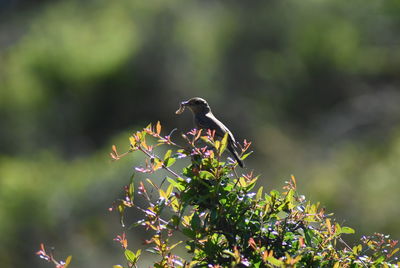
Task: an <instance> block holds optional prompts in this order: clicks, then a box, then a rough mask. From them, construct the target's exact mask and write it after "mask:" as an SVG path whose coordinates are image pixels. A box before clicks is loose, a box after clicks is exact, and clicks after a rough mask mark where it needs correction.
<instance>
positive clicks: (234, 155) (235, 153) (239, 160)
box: [228, 142, 244, 168]
mask: <svg viewBox="0 0 400 268" xmlns="http://www.w3.org/2000/svg"><path fill="white" fill-rule="evenodd" d="M228 150H229V152H231V154H232V155H233V157H234V158H235V159H236V161H237V162H238V164H239V166H240V167H241V168H243V167H244V164H243V161H242V160H241V159H240V157H239V154H238V153H237V151H236V148H235V147H234V145H232V143H230V142H229V143H228Z"/></svg>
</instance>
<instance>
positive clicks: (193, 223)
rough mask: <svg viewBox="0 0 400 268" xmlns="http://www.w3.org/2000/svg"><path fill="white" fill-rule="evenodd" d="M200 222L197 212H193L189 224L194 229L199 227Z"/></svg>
mask: <svg viewBox="0 0 400 268" xmlns="http://www.w3.org/2000/svg"><path fill="white" fill-rule="evenodd" d="M200 223H201V221H200V217H199V214H198V213H197V212H195V213H194V214H193V217H192V220H191V222H190V225H191V226H192V228H193V230H194V231H196V230H198V229H200Z"/></svg>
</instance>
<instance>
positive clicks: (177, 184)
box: [167, 177, 185, 191]
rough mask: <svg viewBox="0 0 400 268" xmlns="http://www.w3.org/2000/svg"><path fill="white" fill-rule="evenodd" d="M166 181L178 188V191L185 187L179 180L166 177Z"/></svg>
mask: <svg viewBox="0 0 400 268" xmlns="http://www.w3.org/2000/svg"><path fill="white" fill-rule="evenodd" d="M167 181H168V182H169V183H170V184H171V185H173V186H174V187H175V188H176V189H178V190H179V191H183V190H184V189H185V186H183V185H182V184H180V183H179V182H177V181H175V180H174V179H172V178H169V177H167Z"/></svg>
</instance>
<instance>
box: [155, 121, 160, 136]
mask: <svg viewBox="0 0 400 268" xmlns="http://www.w3.org/2000/svg"><path fill="white" fill-rule="evenodd" d="M156 132H157V134H158V135H160V133H161V123H160V121H157V124H156Z"/></svg>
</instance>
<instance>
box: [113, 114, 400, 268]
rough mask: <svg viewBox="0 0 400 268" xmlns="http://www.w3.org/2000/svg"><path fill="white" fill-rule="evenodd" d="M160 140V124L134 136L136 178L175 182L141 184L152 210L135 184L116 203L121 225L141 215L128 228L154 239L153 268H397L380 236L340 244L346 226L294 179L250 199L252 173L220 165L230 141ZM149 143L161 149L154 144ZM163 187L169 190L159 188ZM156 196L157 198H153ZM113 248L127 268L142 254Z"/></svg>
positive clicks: (198, 135) (206, 137) (202, 137)
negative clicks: (140, 162)
mask: <svg viewBox="0 0 400 268" xmlns="http://www.w3.org/2000/svg"><path fill="white" fill-rule="evenodd" d="M160 133H161V125H160V123H159V122H158V123H157V124H156V126H155V127H152V126H151V125H149V126H147V127H146V128H145V129H143V130H142V131H138V132H136V133H135V134H133V135H132V136H131V137H130V143H131V144H130V145H131V149H130V150H129V151H128V152H136V151H140V152H142V153H144V154H145V157H146V160H145V165H144V166H141V167H136V171H137V172H139V173H144V174H150V173H154V172H156V171H157V170H160V169H165V170H166V171H168V173H169V175H170V177H166V178H164V179H163V181H162V183H161V185H159V186H158V185H156V184H155V182H154V180H150V179H146V182H147V183H148V184H149V186H145V183H144V182H143V181H140V182H139V187H138V194H139V195H140V196H141V197H142V198H143V199H144V200H145V201H146V202H147V204H148V206H147V208H143V207H142V206H138V205H137V204H136V202H135V201H134V193H135V191H134V180H133V177H132V181H131V183H130V184H129V185H127V186H126V187H125V199H123V200H119V201H117V202H116V203H115V208H116V209H117V211H118V212H119V213H120V215H121V221H122V222H123V215H124V214H125V212H126V211H125V210H126V209H128V208H129V209H130V208H135V209H138V210H139V211H141V212H142V213H143V218H142V219H141V220H139V221H138V222H136V223H134V224H133V225H131V226H132V227H133V226H139V225H140V226H144V227H145V228H146V230H147V232H148V233H149V235H150V238H149V239H148V240H146V241H145V244H147V245H149V246H151V247H150V248H149V249H147V250H148V251H150V252H152V253H154V254H156V255H158V256H159V257H160V258H159V260H158V261H156V262H155V263H154V267H182V266H183V267H194V266H196V267H197V266H206V265H211V266H212V267H244V266H246V267H247V266H248V267H266V266H268V267H293V266H297V267H322V266H330V267H350V266H351V267H366V266H374V265H375V266H377V265H383V266H386V267H388V266H393V267H394V266H395V264H394V262H395V259H394V258H393V255H394V254H395V253H396V252H397V251H398V250H399V249H398V248H395V246H396V244H397V241H394V240H391V239H389V237H388V236H384V235H382V234H375V235H374V236H370V237H366V236H364V237H363V238H362V244H359V245H355V246H353V247H350V246H349V245H347V244H346V242H344V240H343V238H342V236H343V235H344V234H353V233H354V232H355V231H354V230H353V229H352V228H350V227H347V226H341V225H340V224H339V223H338V222H336V221H335V220H334V219H333V218H332V217H331V215H330V214H327V213H326V211H325V209H324V208H321V206H320V204H319V203H316V204H313V203H311V202H310V201H306V199H305V197H304V196H302V195H299V194H298V193H297V190H296V179H295V177H294V176H292V177H291V179H290V181H288V182H286V185H285V186H284V187H283V189H284V191H283V192H279V191H276V190H272V191H270V192H264V191H263V187H260V188H259V189H258V190H257V191H255V192H253V191H252V190H253V189H254V187H255V184H256V181H257V179H258V176H254V174H253V172H250V173H248V174H242V175H238V170H236V166H237V164H236V163H235V162H232V161H231V160H230V159H228V161H226V162H224V161H223V159H222V154H223V152H224V150H225V148H226V142H227V137H226V136H225V137H224V138H223V139H222V140H216V139H214V133H212V132H211V131H210V130H208V131H207V132H206V133H203V132H202V131H201V130H196V129H194V130H192V131H190V132H188V133H187V134H184V135H183V137H184V139H185V140H186V145H185V146H180V145H178V144H176V143H174V142H173V141H171V134H170V135H167V136H161V134H160ZM149 136H150V137H152V138H155V139H156V141H155V142H154V143H151V144H150V138H149ZM250 144H251V143H250V142H247V141H246V140H245V141H244V144H243V147H242V159H245V158H246V157H247V156H249V155H250V154H251V152H248V149H249V147H250ZM161 145H167V146H168V147H169V148H171V149H168V150H167V152H166V153H165V154H164V156H163V157H160V156H158V155H157V154H156V152H155V148H156V147H158V146H161ZM125 154H126V153H125ZM125 154H122V155H120V154H118V152H117V150H116V148H115V146H113V151H112V153H111V156H112V158H113V159H114V160H118V159H120V158H121V157H122V156H124V155H125ZM182 158H190V160H191V161H190V164H189V165H188V166H187V167H185V168H183V170H182V173H181V174H178V173H177V172H175V171H174V170H172V169H171V166H172V165H173V164H174V163H175V162H176V161H177V160H179V159H182ZM165 182H167V185H166V187H162V186H163V184H164V183H165ZM149 188H151V190H150V189H149ZM153 191H155V192H156V193H157V197H156V198H154V197H152V195H151V194H150V193H152V192H153ZM177 232H179V233H181V234H183V235H184V237H185V239H184V241H183V240H182V241H173V238H174V235H176V233H177ZM116 241H118V242H119V243H121V246H122V247H123V248H124V250H125V256H126V260H127V262H128V267H136V266H137V261H138V259H139V256H140V253H141V251H140V250H139V251H137V252H136V253H133V252H132V251H131V250H129V249H127V247H128V241H127V239H126V237H125V233H124V234H123V235H122V236H118V237H117V238H116ZM182 242H185V245H186V249H187V251H188V252H189V253H190V254H191V259H190V260H186V259H184V258H182V257H180V256H178V255H176V254H174V253H173V249H174V248H175V247H177V246H178V245H180V244H181V243H182Z"/></svg>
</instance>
